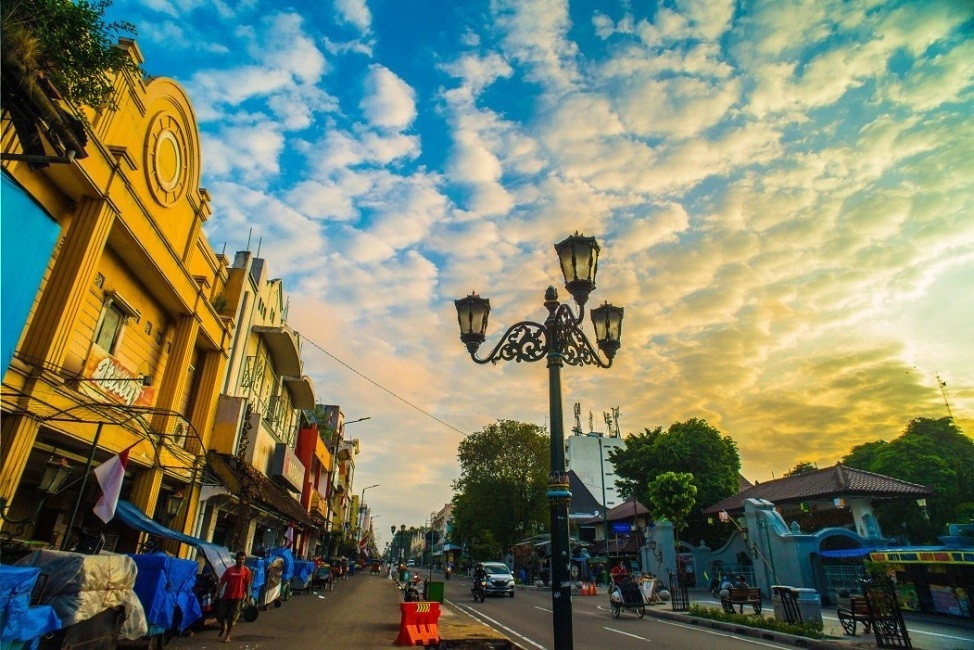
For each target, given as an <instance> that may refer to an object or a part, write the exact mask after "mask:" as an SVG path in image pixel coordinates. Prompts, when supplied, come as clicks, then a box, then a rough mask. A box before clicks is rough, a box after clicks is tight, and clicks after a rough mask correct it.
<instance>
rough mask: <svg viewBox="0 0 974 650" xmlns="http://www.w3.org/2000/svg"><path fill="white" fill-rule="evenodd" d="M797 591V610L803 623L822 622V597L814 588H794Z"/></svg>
mask: <svg viewBox="0 0 974 650" xmlns="http://www.w3.org/2000/svg"><path fill="white" fill-rule="evenodd" d="M795 591H796V592H798V611H800V612H801V614H802V621H804V622H805V623H819V624H821V623H822V597H821V596H819V595H818V592H817V591H815V590H814V589H802V588H798V589H795Z"/></svg>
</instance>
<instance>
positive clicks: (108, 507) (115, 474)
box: [92, 443, 139, 524]
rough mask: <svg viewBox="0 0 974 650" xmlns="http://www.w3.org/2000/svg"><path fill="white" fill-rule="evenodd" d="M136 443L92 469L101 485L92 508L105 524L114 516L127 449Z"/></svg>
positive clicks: (127, 459) (123, 478)
mask: <svg viewBox="0 0 974 650" xmlns="http://www.w3.org/2000/svg"><path fill="white" fill-rule="evenodd" d="M137 444H139V443H134V444H131V445H129V446H128V447H126V448H125V449H123V450H122V451H121V452H120V453H119V454H118V455H117V456H112V457H111V458H109V459H108V460H106V461H105V462H104V463H102V464H101V465H99V466H98V467H96V468H95V469H94V470H93V471H92V474H94V475H95V478H96V479H97V480H98V486H99V487H101V498H100V499H98V503H96V504H95V507H94V508H92V510H93V511H94V513H95V514H96V515H98V518H99V519H101V520H102V521H104V522H105V523H106V524H107V523H108V522H110V521H111V520H112V517H114V516H115V506H116V505H118V495H119V494H121V492H122V481H124V480H125V466H126V465H127V464H128V462H129V450H130V449H132V447H134V446H135V445H137Z"/></svg>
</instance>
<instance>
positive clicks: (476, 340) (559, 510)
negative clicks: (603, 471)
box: [455, 232, 623, 650]
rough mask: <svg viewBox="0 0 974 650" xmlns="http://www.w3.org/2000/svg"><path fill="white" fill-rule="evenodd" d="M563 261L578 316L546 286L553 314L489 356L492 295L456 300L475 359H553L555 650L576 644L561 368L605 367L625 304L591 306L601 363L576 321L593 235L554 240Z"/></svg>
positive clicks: (590, 275) (507, 336)
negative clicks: (485, 347)
mask: <svg viewBox="0 0 974 650" xmlns="http://www.w3.org/2000/svg"><path fill="white" fill-rule="evenodd" d="M555 251H556V252H557V253H558V261H559V263H560V265H561V271H562V274H563V275H564V277H565V289H566V290H567V291H568V293H570V294H571V295H572V297H573V298H574V299H575V302H576V304H577V305H578V315H577V316H576V315H575V313H574V312H573V311H572V308H571V307H570V306H569V305H568V303H562V302H559V301H558V292H557V291H556V290H555V288H554V287H548V290H547V291H545V294H544V306H545V308H546V309H547V310H548V317H547V318H546V319H545V321H544V323H543V324H540V323H535V322H532V321H521V322H520V323H516V324H514V325H512V326H511V327H510V328H508V330H507V331H506V332H505V333H504V335H503V336H502V337H501V340H500V342H498V343H497V345H496V346H495V347H494V349H493V350H491V351H490V353H489V354H488V355H487V356H486V357H484V358H478V357H477V349H478V348H479V347H480V344H481V343H483V342H484V341H485V339H486V332H487V316H488V314H490V301H489V300H488V299H487V298H482V297H480V296H478V295H477V294H476V293H471V294H470V295H469V296H467V297H466V298H463V299H461V300H457V301H455V304H456V307H457V318H458V321H459V324H460V340H461V341H462V342H463V344H464V345H466V346H467V351H468V352H470V357H471V358H472V359H473V360H474V361H475V362H476V363H481V364H483V363H497V362H498V361H517V362H521V361H540V360H541V359H547V362H548V395H549V397H548V406H549V410H550V415H549V417H550V419H551V476H550V477H549V482H548V493H547V497H548V504H549V507H550V512H551V601H552V612H553V614H552V624H553V627H554V642H555V643H554V647H555V650H568V649H570V648H571V647H572V601H571V593H572V591H571V566H570V564H571V549H570V548H569V538H568V505H569V503H570V502H571V496H572V495H571V492H569V491H568V474H567V473H566V472H565V433H564V423H563V420H562V416H563V413H562V401H561V367H562V366H563V365H564V364H566V363H567V364H568V365H571V366H583V365H596V366H599V367H600V368H608V367H610V366H611V365H612V359H613V358H614V357H615V353H616V352H617V351H618V349H619V343H620V337H621V336H622V314H623V310H622V308H620V307H613V306H612V305H610V304H608V303H606V304H604V305H602V306H601V307H599V308H598V309H594V310H592V323H593V325H594V326H595V342H596V344H597V345H598V347H599V349H600V350H601V351H602V353H603V354H604V355H605V357H606V359H607V360H606V361H603V360H602V358H601V357H600V356H599V353H598V352H597V351H596V350H595V348H594V347H592V344H591V343H590V342H589V340H588V338H586V336H585V334H584V333H583V332H582V330H581V328H580V327H579V326H580V325H581V323H582V321H583V320H584V318H585V303H586V302H587V301H588V296H589V294H590V293H591V292H592V291H594V290H595V275H596V273H597V271H598V261H599V251H600V249H599V245H598V243H597V242H596V241H595V238H594V237H584V236H582V235H580V234H578V233H577V232H576V233H575V234H574V235H572V236H571V237H568V238H567V239H565V240H564V241H562V242H560V243H558V244H555Z"/></svg>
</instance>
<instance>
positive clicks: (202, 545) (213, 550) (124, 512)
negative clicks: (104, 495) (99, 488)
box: [115, 499, 233, 578]
mask: <svg viewBox="0 0 974 650" xmlns="http://www.w3.org/2000/svg"><path fill="white" fill-rule="evenodd" d="M115 519H118V520H119V521H121V522H122V523H124V524H126V525H127V526H130V527H132V528H134V529H135V530H141V531H142V532H144V533H148V534H149V535H155V536H156V537H164V538H166V539H171V540H174V541H177V542H181V543H183V544H188V545H189V546H193V547H195V548H198V549H199V550H200V551H201V552H202V553H203V555H204V556H205V557H206V560H207V562H209V564H210V566H211V567H212V568H213V571H214V572H215V573H216V577H217V578H219V577H220V576H222V575H223V572H224V571H225V570H226V569H227V568H229V567H231V566H233V557H231V556H230V551H228V550H227V548H226V547H225V546H220V545H218V544H212V543H210V542H206V541H203V540H202V539H199V538H197V537H192V536H190V535H186V534H185V533H180V532H179V531H175V530H172V529H171V528H166V527H165V526H163V525H162V524H160V523H159V522H158V521H155V520H153V519H151V518H149V517H148V516H147V515H146V514H145V513H144V512H142V511H141V510H139V509H138V508H136V507H135V506H134V505H132V504H131V503H129V502H128V501H125V500H124V499H119V500H118V505H117V506H116V507H115Z"/></svg>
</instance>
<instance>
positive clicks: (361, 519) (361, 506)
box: [356, 483, 379, 533]
mask: <svg viewBox="0 0 974 650" xmlns="http://www.w3.org/2000/svg"><path fill="white" fill-rule="evenodd" d="M374 487H379V484H378V483H376V484H375V485H370V486H368V487H364V488H362V496H360V497H359V500H358V521H357V522H356V523H357V524H358V525H357V528H358V529H359V531H360V532H361V533H364V532H365V531H364V530H362V528H364V527H365V514H366V513H367V512H368V509H367V508H366V507H365V491H366V490H371V489H372V488H374Z"/></svg>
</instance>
